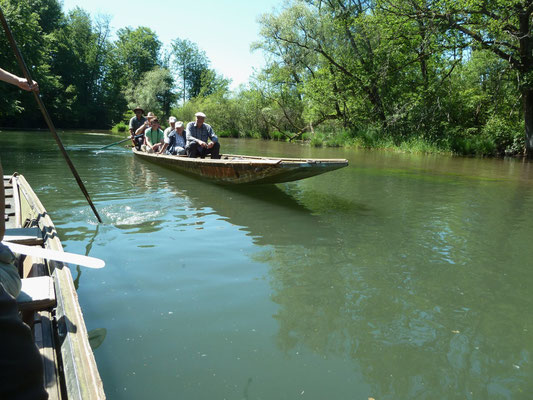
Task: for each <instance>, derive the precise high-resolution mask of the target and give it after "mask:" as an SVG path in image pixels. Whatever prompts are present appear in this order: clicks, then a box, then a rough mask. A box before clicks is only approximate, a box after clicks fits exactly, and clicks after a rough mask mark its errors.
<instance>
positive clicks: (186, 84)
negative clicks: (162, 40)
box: [172, 38, 209, 103]
mask: <svg viewBox="0 0 533 400" xmlns="http://www.w3.org/2000/svg"><path fill="white" fill-rule="evenodd" d="M172 56H173V64H174V68H175V69H176V72H177V74H178V76H179V78H178V79H177V83H178V87H179V88H180V91H181V94H182V98H183V102H184V103H185V101H186V100H188V99H191V98H193V97H196V96H198V95H199V94H200V91H201V90H202V76H203V75H204V74H205V72H206V71H208V69H209V59H208V58H207V56H206V54H205V52H204V51H202V50H200V49H199V48H198V45H197V44H196V43H193V42H191V41H190V40H187V39H179V38H177V39H174V40H173V41H172Z"/></svg>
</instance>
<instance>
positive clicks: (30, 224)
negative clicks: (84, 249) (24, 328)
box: [3, 174, 105, 399]
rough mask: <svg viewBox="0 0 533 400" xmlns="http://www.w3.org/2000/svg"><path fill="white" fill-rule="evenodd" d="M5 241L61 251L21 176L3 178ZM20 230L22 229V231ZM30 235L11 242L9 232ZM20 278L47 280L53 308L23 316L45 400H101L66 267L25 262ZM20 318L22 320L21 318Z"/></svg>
mask: <svg viewBox="0 0 533 400" xmlns="http://www.w3.org/2000/svg"><path fill="white" fill-rule="evenodd" d="M3 178H4V185H5V195H6V215H7V219H6V236H5V237H4V240H8V241H13V242H14V243H16V240H18V242H19V243H25V244H26V245H35V246H39V247H44V248H45V249H50V250H56V251H63V246H62V244H61V241H60V239H59V236H58V234H57V231H56V229H55V226H54V224H53V222H52V220H51V219H50V216H49V215H48V212H47V211H46V210H45V208H44V207H43V205H42V203H41V202H40V200H39V198H38V197H37V196H36V194H35V193H34V192H33V190H32V188H31V187H30V185H29V184H28V182H27V181H26V179H24V177H23V176H21V175H17V174H14V175H13V176H11V177H9V176H4V177H3ZM23 228H24V229H23ZM21 230H23V231H31V232H32V235H33V236H27V237H22V238H20V237H17V236H16V235H10V233H12V232H19V231H21ZM20 269H21V270H22V275H23V276H22V278H35V277H52V281H53V287H54V291H55V299H56V304H55V305H53V306H50V307H47V308H39V309H35V310H32V311H31V314H30V315H29V318H28V315H27V314H26V317H25V321H26V322H27V323H29V324H30V325H33V333H34V339H35V344H36V345H37V347H38V348H39V351H40V353H41V355H42V356H43V360H44V364H43V366H44V376H45V387H46V390H47V392H48V395H49V399H105V393H104V389H103V384H102V380H101V378H100V375H99V373H98V369H97V366H96V361H95V359H94V355H93V352H92V349H91V346H90V344H89V335H88V332H87V328H86V326H85V321H84V319H83V313H82V311H81V307H80V304H79V302H78V295H77V293H76V287H75V284H74V280H73V279H72V274H71V272H70V269H69V267H68V266H67V264H65V263H63V262H58V261H48V260H44V259H42V258H38V257H34V256H26V257H25V258H24V261H23V264H22V265H21V267H20ZM23 315H24V314H23Z"/></svg>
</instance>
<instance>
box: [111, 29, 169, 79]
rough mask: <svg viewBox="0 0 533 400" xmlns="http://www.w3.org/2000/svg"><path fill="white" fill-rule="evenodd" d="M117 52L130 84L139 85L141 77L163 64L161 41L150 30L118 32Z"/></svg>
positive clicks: (121, 30) (125, 76)
mask: <svg viewBox="0 0 533 400" xmlns="http://www.w3.org/2000/svg"><path fill="white" fill-rule="evenodd" d="M117 36H118V39H117V41H116V42H115V51H116V55H117V60H118V62H119V65H120V66H121V68H122V69H123V71H124V78H125V80H126V81H127V82H128V83H132V84H137V83H138V82H139V80H140V79H141V76H142V75H143V74H144V73H146V72H148V71H151V70H152V69H154V68H155V67H157V66H158V65H160V63H161V59H160V57H161V54H160V52H161V46H162V44H161V41H160V40H159V39H158V37H157V35H156V33H155V32H154V31H152V30H151V29H150V28H147V27H144V26H141V27H138V28H136V29H132V28H130V27H127V28H122V29H119V30H118V31H117Z"/></svg>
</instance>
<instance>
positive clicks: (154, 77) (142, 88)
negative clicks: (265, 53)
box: [126, 67, 177, 120]
mask: <svg viewBox="0 0 533 400" xmlns="http://www.w3.org/2000/svg"><path fill="white" fill-rule="evenodd" d="M173 86H174V80H173V78H172V74H171V73H170V71H169V70H168V69H164V68H159V67H156V68H154V69H153V70H151V71H148V72H146V73H145V74H144V75H143V76H142V77H141V80H140V82H139V83H138V84H137V85H135V86H133V87H131V88H130V89H129V90H128V91H127V92H126V99H127V101H128V106H129V108H130V109H133V108H135V107H136V106H137V105H139V104H142V106H143V107H144V109H146V110H149V111H152V112H153V113H154V114H156V115H157V116H158V117H159V118H160V119H161V120H163V118H166V117H167V116H169V114H170V107H171V105H172V103H174V102H175V101H176V98H177V96H176V95H174V94H173V93H172V87H173Z"/></svg>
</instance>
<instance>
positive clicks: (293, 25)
mask: <svg viewBox="0 0 533 400" xmlns="http://www.w3.org/2000/svg"><path fill="white" fill-rule="evenodd" d="M0 5H1V6H2V9H3V11H4V13H5V14H6V17H7V19H8V21H9V22H10V25H11V28H12V30H13V33H14V35H15V38H16V39H17V41H18V42H19V44H20V47H21V50H22V51H23V54H24V57H25V59H26V63H27V64H28V65H29V66H30V68H31V70H32V71H31V72H32V74H33V75H34V77H35V79H36V80H38V81H39V84H40V87H41V93H42V96H43V100H44V101H45V103H46V104H47V106H48V108H49V111H50V113H51V115H52V117H53V119H54V120H55V121H57V122H58V125H59V126H60V127H67V128H68V127H72V128H74V127H86V128H87V127H91V128H109V127H111V126H112V125H114V124H116V123H118V122H120V121H124V120H125V119H127V117H128V116H130V115H131V111H130V109H131V107H133V106H138V105H140V106H142V107H144V108H145V109H146V110H150V111H154V112H156V113H158V114H160V115H161V116H167V115H168V114H170V113H172V114H174V115H179V116H180V118H181V119H183V120H184V121H186V120H190V119H192V118H193V116H194V113H195V112H196V111H198V110H202V111H204V112H207V113H208V114H209V120H210V123H212V124H213V125H216V126H215V128H216V129H217V130H218V131H221V132H225V133H227V134H231V135H234V136H256V137H264V138H286V139H289V140H293V139H297V138H302V137H306V138H311V139H313V140H314V142H313V143H319V142H320V140H319V139H318V138H327V139H328V140H327V141H328V142H330V143H336V144H339V143H352V142H353V143H358V144H362V145H376V144H379V143H395V144H401V143H411V142H412V141H413V140H414V141H422V142H424V143H429V144H431V145H434V146H437V147H438V148H440V149H443V150H448V151H454V152H457V153H461V154H489V155H495V154H504V153H506V154H513V153H514V154H516V153H519V152H522V151H523V150H524V149H525V150H527V151H528V153H529V154H532V151H531V150H532V148H533V78H532V76H533V73H532V71H533V41H532V40H533V39H532V37H533V35H532V34H531V16H532V12H533V1H518V0H490V1H488V2H487V1H483V2H482V1H479V0H455V1H451V0H443V1H439V2H432V1H423V0H402V1H400V0H289V1H287V2H285V3H284V5H283V7H282V8H281V9H280V10H279V11H276V12H273V13H268V14H264V15H262V16H261V18H260V20H259V24H260V40H259V41H258V42H257V43H254V44H253V46H252V50H255V51H261V52H263V54H264V55H265V57H266V59H267V63H266V65H265V67H264V68H263V69H262V70H261V71H258V72H257V73H256V74H255V76H254V77H252V79H251V80H250V82H249V83H248V85H246V86H242V87H240V88H239V89H238V90H236V91H234V92H231V91H230V89H229V85H230V81H229V80H228V79H226V78H224V77H223V76H219V75H218V74H217V73H216V71H215V70H214V69H212V68H210V61H209V59H208V57H207V55H206V53H205V52H204V51H203V50H202V49H200V48H199V47H198V46H197V45H196V44H195V43H193V42H191V41H189V40H186V39H181V38H176V39H175V40H173V41H172V43H171V46H170V48H169V49H167V50H165V49H163V47H162V43H161V42H160V40H159V39H158V37H157V34H156V33H155V32H154V31H152V30H151V29H150V28H148V27H138V28H131V27H126V28H122V29H119V30H118V31H117V35H116V40H114V41H112V40H111V39H110V27H109V21H108V19H106V18H105V17H97V18H92V17H91V16H90V15H89V14H88V13H86V12H85V11H83V10H82V9H75V10H73V11H71V12H69V13H68V14H67V15H65V14H64V13H63V12H62V11H61V3H60V2H59V1H58V0H0ZM0 50H1V53H0V61H1V62H2V64H1V65H2V67H3V68H5V69H8V70H11V71H13V72H18V67H17V65H16V62H15V59H14V57H13V56H12V52H11V49H10V48H9V45H8V42H7V40H6V39H5V38H3V39H0ZM0 91H1V92H0V94H1V96H0V103H1V106H2V107H1V108H0V125H1V126H14V127H37V126H43V121H42V117H41V116H40V114H39V111H38V110H37V109H36V107H35V105H34V104H33V99H32V98H31V96H25V95H24V94H23V93H20V91H18V90H17V89H16V88H13V87H8V86H7V85H0ZM22 111H24V118H20V117H21V112H22ZM524 127H525V128H524Z"/></svg>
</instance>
